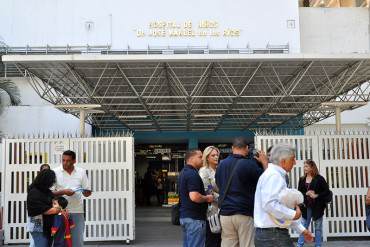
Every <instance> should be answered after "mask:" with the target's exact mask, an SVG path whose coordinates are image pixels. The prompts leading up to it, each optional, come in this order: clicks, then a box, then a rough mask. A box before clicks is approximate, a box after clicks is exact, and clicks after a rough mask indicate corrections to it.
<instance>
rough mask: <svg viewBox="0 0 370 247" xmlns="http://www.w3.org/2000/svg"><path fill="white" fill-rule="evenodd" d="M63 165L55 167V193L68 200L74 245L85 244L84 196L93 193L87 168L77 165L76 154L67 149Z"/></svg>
mask: <svg viewBox="0 0 370 247" xmlns="http://www.w3.org/2000/svg"><path fill="white" fill-rule="evenodd" d="M62 161H63V165H62V166H59V167H57V168H55V169H54V172H55V174H56V177H57V181H56V185H55V190H56V192H54V195H57V196H58V195H59V196H62V195H63V196H64V197H65V198H66V199H67V200H68V207H67V209H68V211H69V213H70V216H71V218H72V220H73V222H74V223H75V227H74V228H72V232H71V233H72V245H73V247H81V246H83V236H84V230H85V218H84V209H83V201H82V196H85V197H88V196H90V195H91V189H90V184H89V180H88V178H87V175H86V171H85V169H82V168H81V167H76V166H75V163H76V154H75V152H73V151H70V150H68V151H65V152H64V153H63V157H62Z"/></svg>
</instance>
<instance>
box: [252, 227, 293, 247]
mask: <svg viewBox="0 0 370 247" xmlns="http://www.w3.org/2000/svg"><path fill="white" fill-rule="evenodd" d="M254 245H255V246H256V247H294V244H293V241H292V239H291V238H290V236H289V232H288V229H281V228H256V235H255V237H254Z"/></svg>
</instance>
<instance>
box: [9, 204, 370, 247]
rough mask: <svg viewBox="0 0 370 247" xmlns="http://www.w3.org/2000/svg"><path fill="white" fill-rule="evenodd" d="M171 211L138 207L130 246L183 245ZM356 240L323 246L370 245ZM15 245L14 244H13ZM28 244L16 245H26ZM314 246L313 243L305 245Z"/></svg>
mask: <svg viewBox="0 0 370 247" xmlns="http://www.w3.org/2000/svg"><path fill="white" fill-rule="evenodd" d="M169 213H170V211H169V210H166V209H161V208H138V209H137V210H136V241H135V242H134V243H131V244H130V246H134V247H181V246H182V230H181V227H180V226H173V225H172V224H171V223H170V214H169ZM355 240H356V241H354V240H352V239H351V240H348V239H347V240H346V239H343V240H341V241H338V240H335V241H329V242H327V243H324V244H323V247H370V234H369V238H367V240H366V239H364V238H358V240H357V239H355ZM120 245H121V246H122V245H125V242H122V241H120V242H102V243H91V242H87V243H86V245H85V246H89V247H93V246H94V247H98V246H103V247H110V246H120ZM12 246H14V245H12ZM26 246H27V245H16V247H26ZM305 246H308V247H313V246H314V245H313V244H308V245H305Z"/></svg>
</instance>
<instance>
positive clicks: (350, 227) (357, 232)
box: [255, 134, 370, 241]
mask: <svg viewBox="0 0 370 247" xmlns="http://www.w3.org/2000/svg"><path fill="white" fill-rule="evenodd" d="M279 142H286V143H290V144H291V145H293V146H294V147H295V148H296V159H297V164H296V166H295V167H294V168H293V170H292V172H291V173H290V174H289V176H290V187H292V188H298V181H299V177H300V176H303V162H304V160H306V159H312V160H314V161H315V162H316V164H317V165H318V168H319V171H320V174H321V175H322V176H323V177H325V179H326V181H327V182H328V184H329V188H330V189H331V190H332V191H333V202H332V203H330V204H329V206H328V208H327V210H326V212H325V219H324V222H323V238H324V240H325V241H326V240H327V238H328V237H342V236H348V237H354V236H368V235H369V232H368V230H367V228H366V226H365V217H366V214H365V198H366V191H367V188H368V187H369V186H370V183H369V179H370V174H369V169H370V156H369V155H370V135H369V134H366V135H357V134H353V135H351V134H347V135H309V136H256V137H255V146H256V148H258V149H261V150H264V151H266V150H267V148H268V147H269V146H271V145H273V144H275V143H279ZM311 230H313V228H312V227H311ZM291 234H292V236H295V237H297V234H295V233H291Z"/></svg>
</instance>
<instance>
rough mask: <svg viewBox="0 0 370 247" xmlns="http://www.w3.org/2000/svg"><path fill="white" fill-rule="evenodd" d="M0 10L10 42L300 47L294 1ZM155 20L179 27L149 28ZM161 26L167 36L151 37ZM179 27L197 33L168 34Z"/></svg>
mask: <svg viewBox="0 0 370 247" xmlns="http://www.w3.org/2000/svg"><path fill="white" fill-rule="evenodd" d="M1 10H6V11H2V13H1V14H0V36H2V38H3V41H4V42H6V43H7V44H8V45H9V46H26V45H27V44H29V45H30V46H45V45H47V44H49V45H51V46H66V45H67V44H69V45H73V46H80V45H86V44H89V45H108V44H109V45H111V46H112V47H113V48H114V49H126V48H127V46H128V45H129V46H130V47H131V48H136V49H146V48H147V47H148V45H150V46H187V45H190V46H207V45H209V46H210V47H211V48H213V49H215V48H220V49H225V48H226V47H227V46H228V47H230V48H246V47H247V45H248V44H249V45H250V47H251V48H265V47H266V45H267V44H270V45H286V44H288V43H289V46H290V51H292V52H294V53H298V52H299V50H300V48H299V45H300V42H299V12H298V2H297V1H292V0H283V1H276V0H264V1H256V0H233V1H229V0H202V1H198V0H187V1H183V0H157V1H149V0H136V1H123V0H105V1H102V0H78V1H76V0H53V1H51V0H28V1H24V0H1ZM204 20H207V21H215V22H217V27H212V28H204V27H199V23H200V22H201V21H204ZM153 22H161V23H168V22H170V23H175V24H176V25H175V26H176V27H175V28H173V25H170V26H171V27H168V26H167V27H166V28H158V27H155V28H154V27H153V25H152V27H150V24H151V23H153ZM190 22H191V25H186V28H185V27H184V26H185V23H187V24H189V23H190ZM154 26H155V25H154ZM88 27H90V28H88ZM228 29H233V30H236V29H237V30H239V31H240V35H236V36H234V35H233V36H230V35H225V32H224V31H225V30H228ZM159 30H161V31H163V30H164V31H165V32H164V33H165V35H162V32H159V33H160V35H159V36H158V35H156V34H154V35H150V33H151V31H159ZM179 30H192V31H194V34H195V35H190V36H188V35H185V36H172V35H169V34H170V33H171V32H173V31H179ZM204 32H206V33H207V34H206V35H204ZM201 33H202V34H201ZM137 34H140V35H137ZM0 40H1V39H0Z"/></svg>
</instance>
